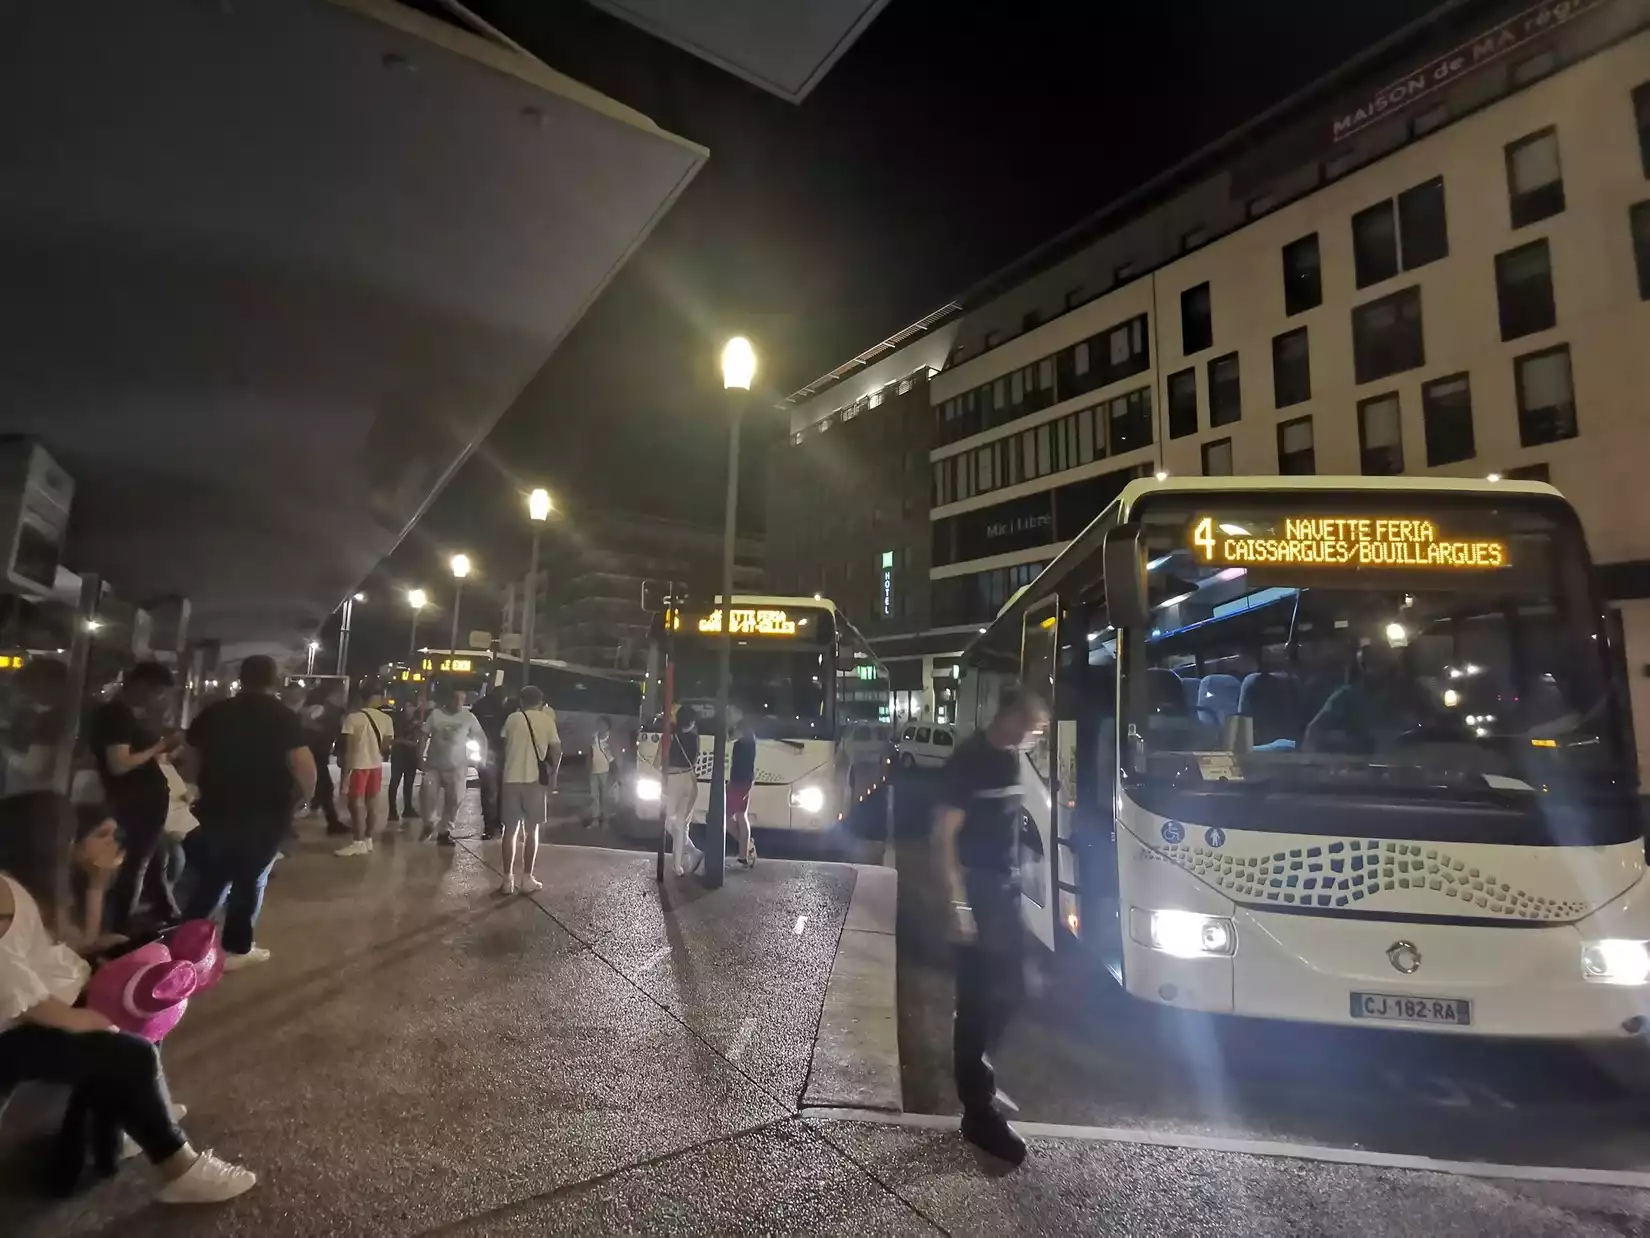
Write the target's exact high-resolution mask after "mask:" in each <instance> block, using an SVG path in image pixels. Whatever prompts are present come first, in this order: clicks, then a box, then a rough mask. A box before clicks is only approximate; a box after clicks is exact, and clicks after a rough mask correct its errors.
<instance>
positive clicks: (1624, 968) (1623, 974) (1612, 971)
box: [1581, 937, 1650, 984]
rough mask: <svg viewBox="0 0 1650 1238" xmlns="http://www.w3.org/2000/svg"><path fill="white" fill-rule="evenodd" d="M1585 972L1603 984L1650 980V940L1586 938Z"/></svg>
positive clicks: (1582, 963)
mask: <svg viewBox="0 0 1650 1238" xmlns="http://www.w3.org/2000/svg"><path fill="white" fill-rule="evenodd" d="M1581 974H1582V975H1583V976H1585V977H1587V979H1589V980H1596V981H1598V982H1599V983H1600V984H1644V983H1646V982H1650V942H1644V941H1632V940H1629V939H1626V938H1621V937H1606V938H1604V939H1603V940H1602V941H1587V942H1583V943H1582V944H1581Z"/></svg>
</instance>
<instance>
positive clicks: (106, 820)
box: [0, 791, 258, 1204]
mask: <svg viewBox="0 0 1650 1238" xmlns="http://www.w3.org/2000/svg"><path fill="white" fill-rule="evenodd" d="M68 811H69V809H68V806H67V804H66V803H65V802H64V801H63V799H62V797H61V796H57V795H53V794H51V793H49V792H39V791H37V792H31V793H29V794H26V795H20V796H14V797H11V798H9V799H7V800H5V801H4V802H3V803H0V1095H4V1094H6V1093H9V1092H10V1091H11V1090H12V1089H13V1088H14V1087H16V1086H17V1085H18V1084H20V1083H24V1082H40V1083H53V1084H62V1085H67V1086H68V1087H71V1088H73V1089H75V1091H76V1093H77V1094H79V1095H81V1096H83V1098H84V1099H85V1101H86V1102H87V1103H88V1104H89V1105H91V1106H93V1107H95V1108H96V1109H97V1110H98V1111H99V1112H101V1113H105V1114H107V1115H108V1116H109V1117H110V1118H112V1119H113V1120H114V1122H115V1123H116V1124H117V1125H118V1126H119V1128H120V1129H121V1130H124V1131H125V1132H126V1133H127V1134H128V1135H129V1136H130V1137H131V1138H132V1140H133V1142H134V1143H136V1145H137V1147H138V1149H139V1150H140V1151H141V1152H142V1153H143V1154H144V1155H145V1156H146V1157H147V1158H148V1159H149V1161H150V1163H151V1164H153V1165H154V1167H155V1169H156V1171H157V1173H158V1174H159V1177H160V1180H161V1186H160V1191H159V1194H158V1196H157V1198H159V1199H160V1201H161V1202H163V1203H172V1204H200V1203H216V1202H220V1201H222V1200H226V1199H233V1198H234V1197H235V1196H237V1195H240V1194H242V1193H243V1192H245V1191H248V1190H250V1189H251V1188H252V1187H253V1186H254V1185H256V1184H257V1181H258V1179H257V1177H256V1175H254V1174H253V1173H252V1172H251V1171H250V1170H246V1169H242V1168H241V1167H240V1166H238V1165H232V1164H230V1163H229V1162H227V1161H223V1160H220V1159H219V1158H218V1157H216V1156H214V1155H213V1154H212V1153H211V1152H198V1151H196V1150H195V1148H193V1147H192V1146H191V1145H190V1143H189V1139H188V1137H187V1136H186V1135H185V1134H184V1133H183V1129H182V1128H181V1127H180V1126H179V1125H178V1123H179V1121H180V1120H181V1119H182V1117H183V1116H184V1115H183V1110H182V1106H179V1105H174V1104H173V1103H172V1098H171V1094H170V1093H169V1092H168V1090H167V1086H166V1072H165V1070H164V1069H163V1068H162V1066H161V1061H160V1050H159V1048H158V1047H157V1046H156V1045H153V1044H151V1043H150V1042H149V1041H147V1040H144V1039H143V1038H142V1037H140V1036H134V1035H132V1034H131V1033H129V1032H123V1031H120V1030H118V1029H117V1028H116V1027H115V1026H114V1024H112V1023H111V1022H110V1021H109V1020H108V1019H107V1018H106V1017H105V1016H103V1015H101V1014H98V1013H97V1012H96V1011H92V1010H88V1009H86V1008H85V1007H84V1006H81V1005H79V1004H78V1003H79V1001H80V996H81V991H82V990H83V989H84V988H85V987H86V982H87V980H88V979H89V978H90V977H91V967H90V965H89V964H88V963H87V961H86V959H85V958H83V957H82V955H83V954H88V953H93V952H94V951H95V949H96V948H97V946H98V945H99V944H100V941H99V939H100V938H101V937H102V933H101V928H100V925H101V922H102V919H103V900H104V897H105V895H106V893H107V891H108V890H109V889H110V888H111V886H112V885H113V883H114V882H115V881H117V880H118V879H119V877H118V874H119V873H120V872H121V870H122V864H123V860H124V857H123V855H122V853H121V849H120V841H119V837H118V834H117V831H116V826H115V822H114V819H113V818H111V817H106V816H104V815H103V814H101V813H98V812H95V811H90V812H88V813H87V815H86V816H85V817H84V818H83V820H82V823H81V828H80V829H79V830H78V831H76V833H78V837H77V838H76V839H75V842H74V843H73V846H72V849H71V850H69V853H68V854H64V850H65V848H64V843H65V842H66V841H67V840H68V839H69V838H71V837H75V835H74V834H71V832H70V831H69V830H67V829H66V828H64V826H63V824H62V822H61V820H60V814H62V813H66V812H68ZM65 868H67V869H68V872H67V874H66V875H67V876H68V878H69V880H68V882H67V883H65V882H63V881H62V880H61V878H62V877H63V876H64V875H65V873H64V869H65ZM65 884H67V886H68V887H69V889H70V891H71V893H70V896H69V899H70V905H69V906H62V905H60V902H59V893H60V891H61V890H62V889H63V887H64V885H65Z"/></svg>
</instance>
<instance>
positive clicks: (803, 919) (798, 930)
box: [791, 916, 808, 937]
mask: <svg viewBox="0 0 1650 1238" xmlns="http://www.w3.org/2000/svg"><path fill="white" fill-rule="evenodd" d="M807 927H808V917H807V916H798V917H797V918H796V927H795V928H793V929H792V930H791V932H793V933H795V934H796V935H797V936H798V937H800V936H802V930H803V929H805V928H807Z"/></svg>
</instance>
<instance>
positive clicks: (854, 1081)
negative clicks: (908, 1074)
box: [802, 865, 905, 1113]
mask: <svg viewBox="0 0 1650 1238" xmlns="http://www.w3.org/2000/svg"><path fill="white" fill-rule="evenodd" d="M854 868H855V878H854V893H853V897H852V898H851V900H850V901H849V904H848V917H847V919H846V921H845V922H844V924H843V927H842V938H841V940H840V941H839V942H838V943H837V950H836V958H835V959H834V960H833V961H832V963H831V978H830V980H829V982H828V983H827V984H826V987H825V1005H824V1009H823V1010H822V1012H821V1014H820V1019H819V1033H818V1035H817V1036H816V1037H815V1040H814V1056H813V1068H812V1070H811V1071H810V1072H809V1075H808V1087H807V1091H805V1092H804V1093H803V1095H802V1106H803V1108H805V1109H806V1108H814V1107H818V1108H827V1109H857V1110H867V1109H869V1110H877V1111H880V1112H883V1113H903V1112H904V1110H905V1098H904V1092H903V1090H902V1087H901V1084H900V1066H899V1016H898V1007H897V1002H898V985H897V983H896V980H897V975H898V956H897V952H896V949H895V937H894V925H895V916H896V912H897V910H898V907H899V874H898V873H896V872H895V871H894V870H893V869H892V868H883V867H880V866H873V865H855V866H854Z"/></svg>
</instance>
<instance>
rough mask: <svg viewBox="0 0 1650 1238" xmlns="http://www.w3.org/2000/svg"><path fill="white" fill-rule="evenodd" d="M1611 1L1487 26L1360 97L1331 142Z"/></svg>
mask: <svg viewBox="0 0 1650 1238" xmlns="http://www.w3.org/2000/svg"><path fill="white" fill-rule="evenodd" d="M1611 2H1612V0H1544V3H1541V4H1537V5H1532V6H1531V7H1530V8H1527V9H1525V10H1524V11H1523V12H1522V13H1519V14H1517V15H1516V16H1514V17H1509V18H1508V19H1507V20H1506V21H1503V22H1501V23H1499V24H1498V25H1495V26H1491V27H1490V28H1489V29H1488V30H1485V31H1482V32H1481V33H1479V34H1477V35H1475V36H1474V37H1473V38H1470V39H1468V40H1467V41H1466V42H1465V43H1462V44H1461V45H1460V46H1459V47H1457V48H1454V49H1453V50H1451V51H1448V52H1445V53H1444V54H1443V55H1442V56H1439V57H1437V58H1436V59H1435V60H1432V61H1429V62H1428V63H1426V64H1423V65H1419V66H1417V67H1416V68H1414V69H1412V70H1411V71H1410V72H1408V73H1406V74H1404V75H1403V76H1402V77H1400V78H1398V79H1396V80H1395V81H1392V82H1388V83H1387V84H1386V85H1385V86H1382V87H1381V88H1380V89H1379V90H1376V91H1372V92H1371V93H1370V94H1368V95H1366V96H1364V97H1363V98H1362V99H1361V100H1360V101H1359V103H1358V104H1357V106H1355V107H1352V108H1348V109H1347V110H1345V111H1343V112H1341V113H1339V114H1338V115H1336V116H1335V117H1334V119H1333V120H1332V122H1331V138H1332V140H1333V141H1336V142H1339V141H1341V140H1342V139H1344V138H1349V137H1351V136H1352V135H1353V134H1355V133H1358V132H1359V131H1361V130H1363V129H1366V128H1368V127H1369V126H1370V125H1373V124H1375V123H1376V122H1377V121H1380V120H1384V119H1386V117H1388V116H1391V115H1392V114H1394V113H1395V112H1398V111H1401V110H1402V109H1404V108H1407V107H1409V106H1410V105H1411V104H1412V103H1415V102H1417V101H1419V100H1421V99H1424V98H1425V97H1427V96H1428V95H1430V94H1432V93H1433V92H1435V91H1438V90H1441V89H1443V88H1444V87H1446V86H1449V85H1451V84H1453V83H1454V82H1457V81H1459V80H1460V79H1462V78H1464V77H1467V76H1469V75H1470V74H1473V73H1476V72H1477V71H1478V70H1479V69H1482V68H1483V67H1484V66H1485V65H1488V64H1493V63H1494V62H1496V61H1497V60H1500V59H1502V58H1503V57H1505V56H1507V55H1509V54H1511V53H1513V52H1516V51H1518V50H1520V49H1522V48H1525V47H1528V46H1529V45H1530V44H1532V43H1534V42H1535V41H1536V40H1537V39H1539V38H1541V37H1542V36H1543V35H1546V34H1550V33H1552V32H1553V31H1554V30H1557V29H1558V28H1559V27H1560V26H1564V25H1567V24H1568V23H1570V22H1573V21H1574V20H1575V19H1576V18H1578V17H1583V16H1585V15H1587V14H1588V13H1591V12H1594V11H1595V10H1598V9H1602V8H1604V7H1605V6H1606V5H1608V4H1610V3H1611Z"/></svg>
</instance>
